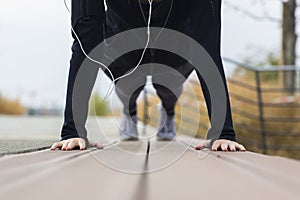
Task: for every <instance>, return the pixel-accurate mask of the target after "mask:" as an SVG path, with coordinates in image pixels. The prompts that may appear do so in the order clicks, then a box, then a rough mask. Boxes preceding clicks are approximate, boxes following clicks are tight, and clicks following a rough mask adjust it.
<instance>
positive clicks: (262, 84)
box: [144, 58, 300, 158]
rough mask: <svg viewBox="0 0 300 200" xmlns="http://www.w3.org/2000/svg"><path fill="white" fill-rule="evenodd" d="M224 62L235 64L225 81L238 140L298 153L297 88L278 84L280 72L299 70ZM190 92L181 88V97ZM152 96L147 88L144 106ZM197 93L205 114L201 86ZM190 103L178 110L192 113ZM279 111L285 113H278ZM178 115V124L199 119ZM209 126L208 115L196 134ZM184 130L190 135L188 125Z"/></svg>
mask: <svg viewBox="0 0 300 200" xmlns="http://www.w3.org/2000/svg"><path fill="white" fill-rule="evenodd" d="M223 61H224V63H225V65H226V66H227V65H231V66H233V67H234V70H233V71H231V72H230V75H228V76H227V83H228V86H229V95H230V98H231V107H232V114H233V120H234V125H235V129H236V131H237V138H238V140H239V142H241V143H243V144H245V145H246V146H248V147H249V146H250V149H255V150H257V151H260V152H262V153H264V154H267V153H269V151H296V152H297V153H298V154H299V152H300V142H298V143H297V142H296V141H297V140H298V141H300V87H299V85H298V86H297V85H296V86H295V87H294V88H284V87H282V86H280V84H279V80H280V75H281V74H282V73H283V72H295V74H298V75H299V72H300V69H299V68H297V67H295V66H276V67H274V66H264V67H260V66H253V65H249V64H244V63H240V62H237V61H234V60H232V59H229V58H223ZM236 71H239V72H241V71H242V74H244V75H236ZM245 74H246V75H247V74H248V76H246V75H245ZM249 74H251V76H249ZM268 74H269V75H270V74H271V75H272V76H274V77H275V78H274V77H273V78H272V79H271V80H266V78H265V77H264V76H265V75H268ZM245 77H246V78H245ZM249 80H250V81H249ZM188 81H189V83H190V84H192V85H194V87H200V85H199V82H198V80H196V79H193V78H190V79H189V80H188ZM291 91H292V92H291ZM146 92H147V91H146ZM191 92H192V91H186V90H184V92H183V94H182V97H181V98H189V96H192V95H191ZM153 95H155V93H151V92H149V91H148V92H147V93H145V96H144V97H145V98H144V99H145V102H144V104H145V105H146V107H149V106H151V102H150V101H149V99H151V96H153ZM298 95H299V98H298ZM197 96H199V99H200V100H199V99H198V100H199V101H201V102H200V104H201V105H204V106H202V107H201V110H200V113H201V116H207V111H206V108H205V101H204V98H203V97H202V94H201V89H199V94H197ZM297 98H298V99H297ZM193 106H194V105H193V104H192V103H191V104H186V105H184V108H181V109H186V110H189V111H190V112H193V111H194V110H195V109H194V107H193ZM146 107H145V108H146ZM272 110H273V111H272ZM281 110H282V111H283V113H285V115H281V114H280V113H281ZM146 112H147V109H145V110H144V113H145V115H144V121H146V120H147V116H148V114H146ZM272 112H274V113H272ZM298 113H299V114H298ZM177 115H178V118H180V119H181V123H185V124H189V123H194V122H195V120H198V119H194V118H193V117H192V116H187V115H185V116H180V113H177ZM151 118H152V120H154V121H158V115H154V116H151ZM198 121H199V120H198ZM276 127H278V128H276ZM208 128H209V123H208V117H207V118H206V119H205V120H201V121H200V123H199V130H198V132H199V133H198V135H202V136H203V135H205V134H203V133H204V132H205V131H206V130H207V129H208ZM183 130H185V131H186V133H187V134H189V129H188V125H186V127H184V128H183ZM191 134H192V133H191ZM287 138H290V139H289V140H288V139H287ZM285 140H286V141H285ZM251 147H253V148H251ZM299 158H300V157H299Z"/></svg>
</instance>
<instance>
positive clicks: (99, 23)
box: [62, 0, 235, 140]
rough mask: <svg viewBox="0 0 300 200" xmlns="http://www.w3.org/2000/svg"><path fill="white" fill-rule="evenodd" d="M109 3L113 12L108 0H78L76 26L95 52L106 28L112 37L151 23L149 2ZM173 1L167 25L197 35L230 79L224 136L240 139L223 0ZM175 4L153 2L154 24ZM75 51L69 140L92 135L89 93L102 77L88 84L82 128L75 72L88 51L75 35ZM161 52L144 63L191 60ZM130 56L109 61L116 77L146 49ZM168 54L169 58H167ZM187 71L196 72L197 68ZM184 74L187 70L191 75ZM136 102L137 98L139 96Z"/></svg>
mask: <svg viewBox="0 0 300 200" xmlns="http://www.w3.org/2000/svg"><path fill="white" fill-rule="evenodd" d="M146 2H147V1H146ZM106 3H107V6H108V12H107V13H106V15H105V11H104V5H103V1H102V0H73V1H72V25H73V27H74V28H75V30H76V32H77V34H78V35H79V38H80V40H81V42H82V44H83V46H84V48H85V51H86V52H87V53H89V52H90V51H91V50H92V49H93V48H94V47H96V46H97V45H98V44H99V43H101V42H102V41H103V40H104V36H103V33H104V32H105V33H106V37H109V36H112V35H114V34H116V33H119V32H122V31H125V30H128V29H132V28H138V27H144V26H145V19H147V3H145V4H139V3H138V0H129V1H119V0H107V1H106ZM173 3H174V4H173V8H172V10H171V13H170V18H169V20H168V23H167V24H166V28H169V29H173V30H176V31H180V32H182V33H185V34H187V35H188V36H190V37H192V38H193V39H194V40H196V41H197V42H198V43H200V44H201V45H202V46H203V47H204V48H205V49H206V50H207V52H208V53H209V54H210V56H211V57H212V59H213V60H214V62H215V63H216V64H217V66H218V69H219V71H220V74H221V76H222V78H223V81H224V85H225V88H226V95H227V114H226V119H225V123H224V127H223V131H222V133H221V136H220V139H229V140H235V132H234V129H233V124H232V117H231V109H230V102H229V97H228V91H227V85H226V80H225V75H224V69H223V65H222V60H221V56H220V27H221V16H220V13H221V0H201V1H199V0H185V1H181V0H174V2H173ZM170 5H171V0H162V1H161V2H159V3H156V4H155V5H154V6H153V7H154V10H153V20H152V24H151V25H152V26H162V25H164V21H165V19H166V17H167V14H168V11H169V6H170ZM140 7H142V8H144V13H145V16H143V15H142V13H141V12H140ZM105 16H106V17H105ZM104 29H105V30H104ZM72 51H73V55H72V58H71V62H70V72H69V80H68V90H67V100H66V107H65V121H64V125H63V128H62V139H63V140H64V139H69V138H74V137H81V138H84V139H87V133H86V130H85V128H84V125H85V122H86V118H87V111H88V109H87V108H88V101H89V96H90V94H91V90H92V85H93V83H94V81H95V79H96V75H94V76H93V77H90V79H89V80H88V83H87V85H88V86H89V88H88V89H87V91H85V95H86V97H85V98H84V101H83V102H82V103H81V104H80V106H82V107H85V108H86V109H85V112H83V113H81V114H82V116H81V117H80V119H81V121H80V122H79V123H78V124H80V126H81V127H80V131H79V130H78V127H77V128H76V127H75V123H74V118H73V111H72V93H73V86H74V81H75V77H76V75H77V73H78V70H79V67H80V65H81V64H82V62H83V60H84V59H85V56H84V55H83V53H82V51H81V49H80V47H79V44H78V41H77V40H76V39H75V40H74V43H73V46H72ZM156 52H158V53H154V54H155V56H153V54H151V53H149V51H148V53H147V55H146V56H145V59H144V61H143V63H149V62H153V61H155V62H157V63H163V62H164V61H166V62H167V63H164V64H167V65H168V66H171V67H174V68H176V67H180V66H182V65H184V64H185V63H186V61H185V60H183V59H181V58H178V56H175V55H172V54H170V53H167V52H159V51H156ZM127 56H129V58H132V59H128V57H126V56H124V57H123V56H122V57H121V58H119V59H118V60H117V61H115V62H114V63H112V64H111V66H109V67H110V69H111V70H112V72H113V74H114V76H115V77H118V76H120V75H122V74H124V73H125V72H127V71H128V67H129V66H131V67H132V66H134V65H132V64H130V63H137V62H136V61H137V59H138V58H139V56H140V51H135V52H132V53H131V55H127ZM167 56H168V59H166V58H167ZM186 66H188V65H186ZM126 67H127V68H126ZM189 67H191V66H189ZM129 69H130V68H129ZM187 71H189V73H190V72H191V71H192V70H187ZM106 73H107V72H106ZM189 73H187V74H189ZM184 76H187V75H186V74H185V75H184ZM198 77H199V80H200V82H201V86H202V89H203V93H204V97H205V100H206V103H207V107H208V113H209V116H211V103H210V102H211V101H210V95H209V91H208V89H207V86H206V84H205V82H204V81H203V79H202V78H201V75H200V74H198ZM155 87H156V88H157V89H158V90H159V89H162V90H163V89H165V88H159V86H155ZM167 92H168V91H164V92H163V94H166V93H167ZM161 94H162V93H161ZM159 96H160V97H161V98H163V96H162V95H160V94H159ZM132 102H135V101H134V98H133V100H132ZM163 105H164V102H163ZM129 112H130V111H129ZM133 112H134V111H133ZM212 126H213V124H212ZM208 138H210V136H208Z"/></svg>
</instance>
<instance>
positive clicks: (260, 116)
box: [255, 69, 267, 154]
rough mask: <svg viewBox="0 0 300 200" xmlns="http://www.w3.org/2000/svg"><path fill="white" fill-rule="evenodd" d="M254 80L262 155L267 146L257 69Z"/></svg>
mask: <svg viewBox="0 0 300 200" xmlns="http://www.w3.org/2000/svg"><path fill="white" fill-rule="evenodd" d="M255 78H256V91H257V102H258V109H259V110H258V112H259V121H260V127H261V137H262V141H261V142H262V153H263V154H267V144H266V128H265V117H264V103H263V100H262V91H261V80H260V71H259V69H256V70H255Z"/></svg>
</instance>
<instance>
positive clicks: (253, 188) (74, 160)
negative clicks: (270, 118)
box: [0, 138, 300, 200]
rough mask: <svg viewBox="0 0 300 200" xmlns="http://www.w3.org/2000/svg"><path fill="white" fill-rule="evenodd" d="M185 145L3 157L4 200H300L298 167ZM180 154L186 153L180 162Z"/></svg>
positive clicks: (122, 145)
mask: <svg viewBox="0 0 300 200" xmlns="http://www.w3.org/2000/svg"><path fill="white" fill-rule="evenodd" d="M183 141H184V139H182V138H178V139H177V140H176V141H175V142H173V143H169V144H168V143H166V142H157V141H154V140H153V141H150V145H148V142H147V141H136V142H116V143H114V144H113V145H110V146H108V147H106V148H104V149H103V150H96V149H89V150H87V151H71V152H62V151H50V150H43V151H38V152H33V153H27V154H18V155H7V156H3V157H1V158H0V199H1V200H17V199H33V200H35V199H43V200H47V199H49V200H54V199H76V200H77V199H106V200H165V199H166V200H169V199H170V200H177V199H178V200H184V199H249V200H250V199H251V200H253V199H272V200H274V199H295V200H296V199H299V196H300V190H299V186H300V162H299V161H295V160H291V159H286V158H282V157H271V156H264V155H260V154H256V153H252V152H234V153H231V152H208V151H205V152H204V151H202V152H199V151H194V150H193V149H192V148H187V146H185V143H184V142H183ZM149 147H150V148H149ZM178 149H181V150H180V151H182V149H184V151H183V154H182V155H180V156H179V157H178V158H177V157H176V156H178V155H179V154H180V153H179V151H178V152H177V150H178ZM147 151H149V154H147ZM124 152H125V153H124ZM126 152H127V153H128V152H129V155H133V157H130V156H129V157H128V158H127V157H126V155H127V154H126ZM134 156H137V157H134ZM135 158H136V159H135ZM175 158H176V159H175ZM166 163H169V165H167V164H166ZM159 167H161V168H162V169H159V170H156V171H154V172H149V173H135V174H134V173H126V172H122V170H123V171H131V172H134V171H136V172H143V171H151V170H152V169H158V168H159Z"/></svg>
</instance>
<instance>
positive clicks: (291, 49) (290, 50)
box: [281, 0, 297, 93]
mask: <svg viewBox="0 0 300 200" xmlns="http://www.w3.org/2000/svg"><path fill="white" fill-rule="evenodd" d="M282 3H283V7H282V47H281V64H282V65H295V64H296V42H297V34H296V8H297V4H296V0H288V1H285V2H282ZM282 80H283V87H284V88H286V89H288V90H290V92H291V93H294V91H295V86H296V72H295V71H286V72H283V74H282Z"/></svg>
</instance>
